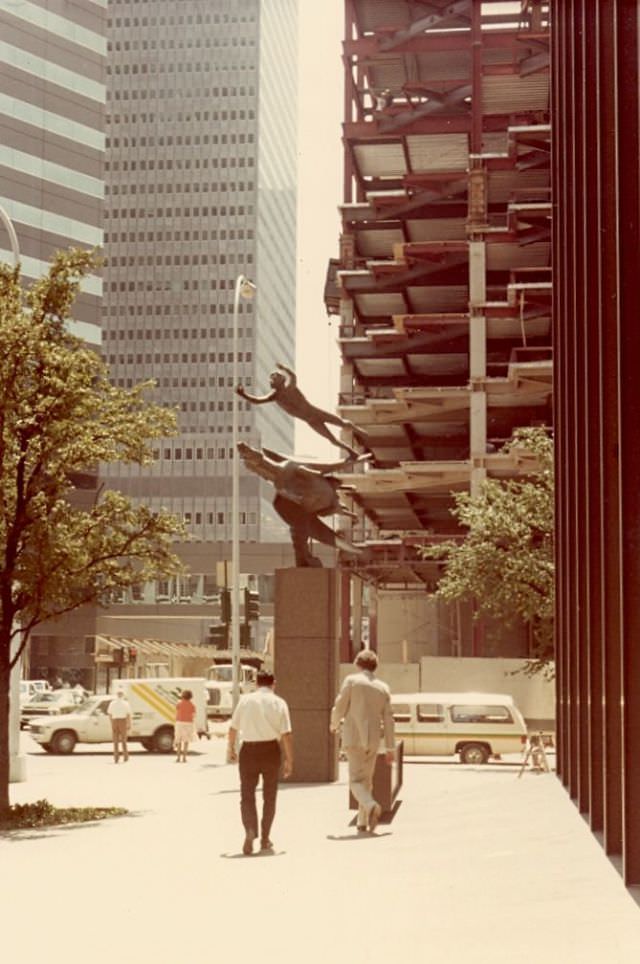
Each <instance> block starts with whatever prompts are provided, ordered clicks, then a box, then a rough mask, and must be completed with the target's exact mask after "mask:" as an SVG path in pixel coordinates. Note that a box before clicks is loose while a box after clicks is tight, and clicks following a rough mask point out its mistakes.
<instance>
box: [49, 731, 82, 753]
mask: <svg viewBox="0 0 640 964" xmlns="http://www.w3.org/2000/svg"><path fill="white" fill-rule="evenodd" d="M77 742H78V738H77V736H76V735H75V733H74V732H73V730H58V732H57V733H54V734H53V738H52V740H51V750H52V751H53V753H73V750H74V747H75V745H76V743H77Z"/></svg>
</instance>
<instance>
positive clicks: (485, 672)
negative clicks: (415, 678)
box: [420, 656, 556, 720]
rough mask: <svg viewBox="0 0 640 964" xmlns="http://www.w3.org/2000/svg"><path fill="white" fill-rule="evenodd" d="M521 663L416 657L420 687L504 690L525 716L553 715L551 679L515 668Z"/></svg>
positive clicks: (444, 657) (552, 684)
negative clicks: (530, 674)
mask: <svg viewBox="0 0 640 964" xmlns="http://www.w3.org/2000/svg"><path fill="white" fill-rule="evenodd" d="M524 665H525V663H524V660H521V659H491V658H487V659H483V658H481V657H472V656H465V657H462V658H458V659H456V658H454V657H446V656H441V657H438V658H436V659H434V658H430V657H425V658H424V659H421V660H420V684H421V685H420V689H421V690H440V691H451V690H454V691H457V690H461V691H464V690H480V691H483V692H489V693H508V694H509V695H510V696H513V699H514V700H515V702H516V704H517V705H518V706H519V708H520V710H521V711H522V713H523V715H524V716H525V717H526V718H527V719H528V720H531V719H540V720H553V719H555V715H556V709H555V698H556V688H555V683H554V682H553V681H552V680H546V679H544V678H542V677H541V676H540V675H538V676H534V677H528V676H525V675H524V673H521V672H515V671H517V670H519V669H521V668H522V667H523V666H524ZM514 672H515V675H513V674H514Z"/></svg>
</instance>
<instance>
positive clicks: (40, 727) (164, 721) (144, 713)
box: [29, 677, 208, 753]
mask: <svg viewBox="0 0 640 964" xmlns="http://www.w3.org/2000/svg"><path fill="white" fill-rule="evenodd" d="M205 682H206V680H205V679H204V678H200V677H194V678H189V677H180V678H178V677H172V678H170V679H163V678H155V677H150V678H147V679H122V680H114V681H113V683H112V685H111V690H112V692H111V694H110V695H109V694H102V695H99V696H91V697H89V699H88V700H87V701H86V702H85V703H83V705H82V706H80V707H78V709H77V710H74V712H72V713H67V714H65V715H64V716H59V717H48V718H46V719H45V718H42V719H39V720H37V722H34V723H33V724H32V725H30V726H29V733H30V735H31V736H32V737H33V739H34V740H35V741H36V742H37V743H39V744H40V746H42V747H43V748H44V749H45V750H46V751H47V752H48V753H71V752H72V751H73V749H74V747H75V746H76V744H77V743H108V742H110V741H111V720H110V718H109V716H108V714H107V709H108V707H109V703H110V702H111V700H112V699H113V697H114V695H115V692H116V690H118V689H122V690H124V693H125V697H126V699H127V700H128V701H129V703H130V705H131V732H130V733H129V740H130V741H133V742H138V743H142V745H143V747H144V748H145V749H146V750H155V751H156V752H158V753H170V752H171V751H172V749H173V724H174V722H175V718H176V703H177V702H178V700H179V699H180V695H181V693H182V691H183V690H186V689H188V690H191V693H192V694H193V697H192V698H193V702H194V703H195V706H196V718H195V724H196V731H197V733H198V735H199V736H208V728H207V695H206V690H205Z"/></svg>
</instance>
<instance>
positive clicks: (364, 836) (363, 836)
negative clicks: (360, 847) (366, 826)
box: [327, 830, 393, 840]
mask: <svg viewBox="0 0 640 964" xmlns="http://www.w3.org/2000/svg"><path fill="white" fill-rule="evenodd" d="M391 836H393V834H392V833H391V831H390V830H385V831H384V832H383V833H345V834H335V833H328V834H327V840H376V839H378V838H379V837H391Z"/></svg>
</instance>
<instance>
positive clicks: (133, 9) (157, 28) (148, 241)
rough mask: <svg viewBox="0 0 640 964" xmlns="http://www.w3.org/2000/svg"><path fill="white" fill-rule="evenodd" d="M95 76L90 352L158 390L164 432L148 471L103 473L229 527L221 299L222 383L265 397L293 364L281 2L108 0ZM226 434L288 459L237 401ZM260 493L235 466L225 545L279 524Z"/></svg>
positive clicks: (257, 411)
mask: <svg viewBox="0 0 640 964" xmlns="http://www.w3.org/2000/svg"><path fill="white" fill-rule="evenodd" d="M108 37H109V67H108V77H107V91H108V93H107V125H106V130H107V163H106V212H105V216H106V225H105V228H106V233H105V251H106V255H107V264H106V270H105V299H104V314H103V327H104V339H105V355H106V358H107V361H108V362H109V364H110V366H111V371H112V376H113V378H114V380H115V381H116V382H117V383H118V384H120V385H123V386H131V385H133V384H135V383H136V382H139V381H141V380H143V379H147V378H153V379H155V381H156V383H157V388H156V391H155V398H156V400H158V401H162V403H163V404H167V405H169V406H172V407H176V408H177V409H178V411H179V417H178V421H179V434H178V436H177V437H175V438H173V439H167V440H166V441H164V442H163V443H162V444H161V445H160V446H159V447H158V452H157V455H158V460H157V462H156V463H155V464H154V466H153V467H151V468H150V469H144V470H141V469H139V468H138V467H131V468H127V467H117V468H116V469H115V470H112V472H111V473H109V474H108V476H107V482H108V484H109V485H113V486H114V487H116V488H119V489H121V490H122V491H124V492H125V493H127V494H128V495H130V496H132V497H133V498H135V499H140V500H143V501H145V502H146V503H147V504H149V505H150V506H151V507H152V508H159V507H160V506H164V507H166V508H167V509H169V510H170V511H172V512H174V513H175V514H177V515H179V516H182V517H183V518H184V519H185V521H186V523H187V526H188V529H189V531H190V533H191V535H192V537H193V538H194V539H195V540H197V541H200V542H225V541H228V540H229V538H230V536H231V459H232V438H231V413H232V405H233V390H234V380H233V375H232V365H233V316H234V312H233V300H234V288H235V281H236V278H237V277H238V276H239V275H241V274H243V275H246V276H247V277H248V278H250V279H251V280H252V281H254V282H255V283H256V284H257V289H258V291H257V296H256V298H255V300H252V301H244V300H241V302H240V306H239V311H238V316H237V317H238V326H237V327H238V358H237V366H238V372H239V377H240V380H241V381H242V383H243V384H244V385H245V386H246V387H247V388H248V390H249V391H252V392H255V393H258V394H264V392H266V391H267V390H268V388H269V384H268V375H269V372H270V370H271V369H272V368H273V366H274V363H275V362H283V363H285V364H288V365H292V364H293V356H294V318H295V247H296V226H295V219H296V191H295V181H296V88H297V77H296V73H297V64H296V46H297V0H262V2H261V0H180V2H178V3H176V2H175V0H111V2H110V3H109V30H108ZM239 432H240V438H241V439H243V440H245V441H247V442H251V443H253V444H266V445H269V446H270V447H273V448H276V449H279V450H283V451H285V452H290V451H292V448H293V426H292V423H291V420H290V419H289V418H288V417H286V416H285V415H284V414H283V413H282V412H280V411H279V410H278V409H276V408H275V406H273V405H265V406H253V407H252V406H250V405H249V403H247V402H245V401H243V402H241V404H240V421H239ZM271 495H272V493H271V492H270V491H269V487H266V484H265V483H263V482H261V480H259V479H258V478H257V477H256V476H252V475H249V474H245V473H244V470H242V474H241V488H240V538H241V540H242V541H243V542H245V541H257V540H267V539H272V538H273V537H274V534H276V533H277V534H278V535H280V534H281V533H282V531H283V530H282V527H281V525H280V524H279V523H278V522H277V521H276V518H275V517H274V513H273V510H272V508H271Z"/></svg>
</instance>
